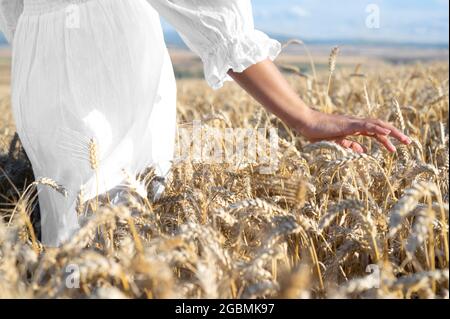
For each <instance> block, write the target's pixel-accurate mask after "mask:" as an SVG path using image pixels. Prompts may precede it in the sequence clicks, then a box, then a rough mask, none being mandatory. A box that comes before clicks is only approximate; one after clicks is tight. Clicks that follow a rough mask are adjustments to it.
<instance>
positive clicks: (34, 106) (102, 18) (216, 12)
mask: <svg viewBox="0 0 450 319" xmlns="http://www.w3.org/2000/svg"><path fill="white" fill-rule="evenodd" d="M158 14H160V15H162V16H163V17H164V18H165V19H166V20H168V21H169V22H170V23H171V24H172V25H173V26H174V27H175V28H176V29H177V30H178V32H179V33H180V35H181V36H182V38H183V40H184V41H185V42H186V44H187V45H188V46H189V47H190V48H191V49H192V50H193V51H194V52H195V53H197V54H198V56H200V57H201V59H202V61H203V64H204V72H205V78H206V80H207V82H208V84H209V85H210V86H211V87H212V88H214V89H218V88H220V87H221V86H222V85H223V83H224V82H225V81H227V80H230V79H231V78H232V79H234V80H235V81H236V82H237V83H238V84H239V85H240V86H241V87H243V88H244V89H245V90H246V91H247V92H248V93H249V94H250V95H252V96H253V97H254V98H255V99H256V100H257V101H259V102H260V103H261V104H262V105H263V106H264V107H266V108H267V109H268V110H269V111H271V112H273V113H274V114H276V115H277V116H278V117H280V118H281V119H282V120H283V121H285V122H286V123H287V124H288V125H290V126H291V127H292V128H293V129H295V130H297V131H298V132H299V133H301V134H303V135H304V136H305V137H306V138H308V139H309V140H311V141H317V140H323V139H326V140H334V141H336V142H337V143H339V144H340V145H342V146H344V147H346V148H350V149H353V150H354V151H356V152H363V148H362V146H361V145H359V144H358V143H355V142H352V141H350V140H347V139H346V137H347V136H349V135H358V134H363V135H368V136H373V137H374V138H376V139H377V140H378V141H379V142H381V143H382V144H383V145H384V146H385V147H386V148H387V149H388V150H389V151H395V147H394V146H393V145H392V143H391V142H390V141H389V137H390V136H391V137H393V138H396V139H398V140H400V141H401V142H402V143H405V144H409V143H410V141H409V139H408V137H406V136H405V135H403V134H402V133H401V132H399V131H398V130H397V129H396V128H394V127H393V126H391V125H390V124H388V123H384V122H382V121H379V120H372V119H356V118H353V117H347V116H340V115H328V114H322V113H319V112H317V111H314V110H312V109H310V108H309V107H308V106H306V105H305V103H304V102H303V101H302V100H301V99H300V97H298V96H297V94H296V93H295V92H294V91H293V89H292V88H291V87H290V86H289V85H288V83H287V82H286V80H285V79H284V78H283V76H282V75H281V74H280V72H279V71H278V69H277V68H276V66H275V65H274V64H273V63H272V61H273V60H274V59H275V57H276V56H277V55H278V54H279V52H280V44H279V43H278V42H277V41H275V40H273V39H270V38H269V37H267V35H265V34H264V33H262V32H260V31H257V30H255V29H254V25H253V18H252V10H251V3H250V0H214V1H213V0H148V1H145V0H76V1H70V0H0V27H1V30H2V31H3V32H4V34H5V35H6V37H7V39H8V41H9V42H10V43H11V44H12V47H13V64H12V108H13V115H14V119H15V121H16V126H17V132H18V134H19V137H20V138H21V140H22V143H23V146H24V149H25V150H26V152H27V154H28V156H29V158H30V161H31V163H32V167H33V171H34V174H35V177H36V178H39V177H49V178H52V179H53V180H55V181H57V182H58V183H60V184H62V185H63V186H64V187H65V189H66V190H67V191H68V194H67V197H64V196H61V195H60V194H58V193H56V192H54V191H53V190H51V189H47V188H44V187H41V186H39V202H40V207H41V219H42V220H41V225H42V242H43V244H45V245H48V246H58V245H60V244H61V243H62V242H64V241H65V240H66V239H68V238H69V237H70V236H71V235H72V234H73V232H75V231H76V230H77V228H78V222H77V214H76V212H75V206H76V197H77V193H78V191H79V189H80V186H84V189H85V195H84V200H88V199H91V198H93V197H95V196H96V195H97V194H102V193H104V192H106V191H108V190H111V189H113V188H114V187H115V186H117V185H119V184H120V183H121V182H122V180H123V178H124V175H123V171H122V169H125V170H127V171H129V172H140V171H142V170H143V169H144V168H146V167H148V166H151V165H153V166H155V167H156V168H157V174H159V175H160V176H162V177H164V176H165V175H166V174H167V172H168V171H169V169H170V160H171V159H172V156H173V148H174V141H175V123H176V119H175V113H176V112H175V104H176V86H175V79H174V75H173V70H172V65H171V61H170V58H169V55H168V53H167V49H166V46H165V44H164V39H163V33H162V29H161V26H160V21H159V15H158Z"/></svg>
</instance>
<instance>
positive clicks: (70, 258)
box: [0, 43, 449, 298]
mask: <svg viewBox="0 0 450 319" xmlns="http://www.w3.org/2000/svg"><path fill="white" fill-rule="evenodd" d="M293 45H295V43H293ZM330 49H331V48H328V51H327V52H329V51H330ZM302 52H303V51H302ZM335 53H337V52H335ZM312 56H314V54H312ZM305 57H306V58H305ZM330 60H331V61H328V54H327V58H326V60H324V61H323V64H324V66H323V67H316V66H315V65H313V64H312V63H311V61H310V59H309V58H307V55H305V54H303V60H302V62H301V63H296V61H295V59H293V58H289V57H287V56H284V57H281V58H280V60H279V61H276V62H277V64H278V65H279V66H280V68H282V69H283V70H284V72H285V73H286V76H287V77H288V80H289V82H290V83H291V84H292V85H293V87H294V88H295V89H296V90H297V92H298V93H299V94H300V96H301V97H302V98H303V99H304V100H305V101H306V102H307V103H308V104H309V105H311V106H312V107H314V108H316V109H319V110H322V111H325V112H336V113H345V114H351V115H354V116H361V117H376V118H380V119H382V120H385V121H389V122H391V123H393V124H395V125H396V126H397V127H398V128H400V129H401V130H402V131H404V132H405V133H407V134H408V135H409V136H410V137H411V138H412V139H413V143H412V144H411V145H410V146H402V145H397V149H398V151H397V153H395V154H391V153H388V152H387V151H385V150H384V149H383V148H381V147H380V145H379V144H377V143H376V142H374V141H372V140H370V139H368V138H365V137H355V139H356V140H358V141H360V142H361V143H362V144H363V145H365V147H366V148H367V153H366V154H356V153H353V152H351V151H348V150H345V149H343V148H341V147H339V146H337V145H336V144H333V143H331V142H319V143H314V144H310V143H308V142H307V141H306V140H305V139H304V138H302V137H301V136H299V135H298V134H296V133H294V132H293V131H291V130H290V129H289V128H288V127H286V126H285V125H284V124H283V123H281V122H280V121H279V120H278V119H277V118H276V117H274V116H273V115H271V114H268V113H267V112H265V111H264V109H263V108H262V107H261V106H260V105H258V104H257V103H256V102H255V101H254V100H252V99H251V98H250V97H249V96H248V95H247V94H246V93H245V92H244V91H243V90H241V89H240V88H239V87H238V86H237V85H236V84H234V83H227V85H226V86H225V87H224V88H223V89H221V90H218V91H213V90H211V89H210V88H209V87H208V86H207V85H206V83H205V82H204V81H203V80H201V79H196V78H194V79H193V78H182V79H180V80H179V81H178V115H177V116H178V118H177V121H178V123H179V127H180V128H186V129H189V128H190V127H192V126H193V123H194V122H195V123H198V121H200V123H201V130H202V132H203V131H204V132H206V131H207V130H209V129H211V128H215V129H218V130H224V129H231V128H233V129H236V128H249V129H256V128H262V129H263V130H258V131H257V132H258V133H257V134H258V138H259V139H261V140H262V141H265V142H266V143H265V144H264V143H263V145H264V146H268V145H269V144H270V141H269V135H268V134H265V133H264V132H268V131H269V130H271V129H275V130H276V131H277V134H278V141H277V145H276V146H277V148H276V152H275V154H274V155H275V158H276V163H277V165H276V167H275V169H274V170H272V171H269V172H268V171H265V170H263V169H261V167H260V166H261V165H262V164H260V163H258V161H254V162H252V161H247V160H246V158H245V155H244V156H243V157H242V158H236V161H229V162H226V163H209V162H204V161H201V160H200V161H199V160H183V161H177V162H176V163H174V165H173V168H172V171H171V174H170V178H169V180H168V181H167V186H166V191H165V193H164V194H163V196H162V197H161V198H160V199H159V200H158V201H156V202H153V201H152V200H151V198H152V196H151V195H152V194H151V193H152V188H151V183H152V181H153V180H154V179H155V175H154V173H153V170H152V169H151V168H149V169H148V171H147V172H145V174H139V175H138V176H134V175H133V174H128V175H127V185H128V196H127V199H126V201H124V202H122V203H121V204H119V205H115V206H113V205H111V204H109V203H108V196H104V194H103V195H102V194H99V195H100V196H99V197H98V198H96V199H94V200H92V201H88V202H84V201H83V192H82V191H81V190H80V195H79V203H78V207H77V211H78V212H79V220H80V224H81V229H80V231H79V232H78V233H77V234H76V235H75V236H74V237H73V238H72V239H71V240H69V241H68V242H66V243H65V244H64V245H62V246H61V247H59V248H48V247H44V246H42V245H41V243H40V241H39V238H40V226H39V225H40V224H39V206H38V201H37V196H36V185H37V184H42V185H45V187H50V188H54V190H55V191H60V192H63V187H64V185H59V184H58V181H52V180H48V179H40V180H37V181H36V180H34V177H33V172H32V170H31V166H30V163H29V161H28V159H27V156H26V153H25V152H24V150H23V149H22V147H21V143H20V139H19V138H18V137H17V135H16V134H15V128H14V123H13V120H12V116H11V111H10V97H9V89H8V86H9V81H10V79H9V75H8V74H9V73H8V72H9V69H8V68H9V64H8V63H9V62H8V59H6V58H2V57H1V55H0V121H1V122H0V123H1V125H0V216H1V217H2V218H0V298H448V297H449V290H448V289H449V270H448V267H449V246H448V245H449V244H448V218H449V204H448V203H449V179H448V174H449V131H448V115H449V99H448V86H449V83H448V72H449V68H448V62H447V61H438V60H436V59H435V60H432V61H431V60H430V61H422V62H420V63H400V64H394V63H388V62H383V61H377V63H374V64H370V61H368V59H363V60H361V61H357V62H356V63H353V62H352V61H353V60H352V59H350V58H349V57H346V56H345V54H344V53H342V52H341V54H340V55H337V54H331V57H330ZM341 60H342V61H345V63H341V62H340V61H341ZM303 65H306V67H305V69H304V68H303ZM330 71H332V72H330ZM211 143H213V141H211ZM219 144H220V143H219ZM266 144H267V145H266ZM178 147H182V146H181V145H180V143H178ZM183 147H186V145H184V146H183ZM241 155H242V154H241ZM233 156H239V154H238V155H236V154H235V155H233ZM100 165H101V163H100ZM96 200H98V201H99V203H100V205H97V204H96Z"/></svg>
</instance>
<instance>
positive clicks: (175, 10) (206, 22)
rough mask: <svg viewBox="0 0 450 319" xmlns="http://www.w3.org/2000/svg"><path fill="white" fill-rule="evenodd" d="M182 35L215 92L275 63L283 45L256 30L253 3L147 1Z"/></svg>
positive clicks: (237, 0)
mask: <svg viewBox="0 0 450 319" xmlns="http://www.w3.org/2000/svg"><path fill="white" fill-rule="evenodd" d="M147 1H148V2H149V3H150V4H151V5H152V6H153V7H154V8H155V9H156V10H157V11H158V12H159V14H160V15H161V16H162V17H164V18H165V19H166V20H167V21H168V22H169V23H170V24H171V25H173V26H174V27H175V29H176V30H177V31H178V33H179V34H180V36H181V37H182V39H183V40H184V42H185V43H186V45H187V46H188V47H189V48H190V49H191V50H192V51H193V52H195V53H196V54H197V55H198V56H199V57H200V58H201V60H202V61H203V66H204V73H205V79H206V81H207V82H208V84H209V85H210V86H211V87H212V88H213V89H218V88H220V87H222V85H223V83H224V82H225V81H229V80H231V78H230V77H229V76H228V74H227V72H228V71H229V70H230V69H232V70H233V71H235V72H242V71H244V70H245V69H246V68H248V67H249V66H251V65H253V64H255V63H258V62H261V61H263V60H264V59H266V58H269V59H271V60H274V59H275V58H276V57H277V56H278V54H279V53H280V51H281V44H280V43H279V42H278V41H276V40H273V39H271V38H269V37H268V36H267V35H266V34H264V33H263V32H261V31H258V30H255V27H254V22H253V14H252V5H251V1H250V0H147Z"/></svg>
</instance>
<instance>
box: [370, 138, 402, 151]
mask: <svg viewBox="0 0 450 319" xmlns="http://www.w3.org/2000/svg"><path fill="white" fill-rule="evenodd" d="M375 138H376V139H377V141H378V142H380V143H381V144H383V145H384V147H386V148H387V150H388V151H389V152H392V153H395V152H396V151H397V149H396V148H395V146H394V144H392V143H391V141H390V140H389V138H388V137H387V136H383V135H376V136H375Z"/></svg>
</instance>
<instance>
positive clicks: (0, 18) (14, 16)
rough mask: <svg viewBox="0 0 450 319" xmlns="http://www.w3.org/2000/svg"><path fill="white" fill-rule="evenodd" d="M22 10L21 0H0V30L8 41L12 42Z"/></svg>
mask: <svg viewBox="0 0 450 319" xmlns="http://www.w3.org/2000/svg"><path fill="white" fill-rule="evenodd" d="M22 11H23V0H0V31H1V32H3V34H4V35H5V38H6V40H7V41H8V42H9V43H12V40H13V38H14V32H15V30H16V26H17V20H19V17H20V15H21V14H22Z"/></svg>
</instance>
